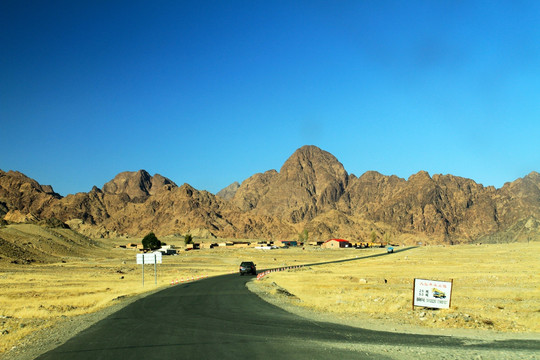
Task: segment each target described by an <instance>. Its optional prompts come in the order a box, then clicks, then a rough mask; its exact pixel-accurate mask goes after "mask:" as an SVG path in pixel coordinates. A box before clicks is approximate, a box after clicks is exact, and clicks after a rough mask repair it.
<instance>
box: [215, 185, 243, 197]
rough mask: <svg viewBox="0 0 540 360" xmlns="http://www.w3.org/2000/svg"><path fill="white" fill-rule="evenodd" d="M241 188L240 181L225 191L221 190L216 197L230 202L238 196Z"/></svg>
mask: <svg viewBox="0 0 540 360" xmlns="http://www.w3.org/2000/svg"><path fill="white" fill-rule="evenodd" d="M239 187H240V183H239V182H238V181H235V182H233V183H232V184H231V185H229V186H227V187H226V188H224V189H221V190H220V191H219V192H218V193H217V194H216V196H219V197H221V198H223V199H225V200H230V199H232V198H233V197H234V194H236V191H237V190H238V188H239Z"/></svg>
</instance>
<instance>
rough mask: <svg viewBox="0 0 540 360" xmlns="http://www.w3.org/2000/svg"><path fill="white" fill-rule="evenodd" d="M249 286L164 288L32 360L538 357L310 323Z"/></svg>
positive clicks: (227, 280)
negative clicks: (384, 352)
mask: <svg viewBox="0 0 540 360" xmlns="http://www.w3.org/2000/svg"><path fill="white" fill-rule="evenodd" d="M251 279H253V278H252V277H247V276H242V277H241V276H238V275H237V274H234V275H225V276H220V277H215V278H209V279H205V280H200V281H196V282H192V283H188V284H183V285H177V286H173V287H170V288H168V289H166V290H163V291H160V292H158V293H156V294H154V295H151V296H147V297H145V298H142V299H140V300H138V301H136V302H134V303H132V304H130V305H128V306H127V307H125V308H123V309H122V310H120V311H118V312H116V313H115V314H113V315H111V316H110V317H108V318H106V319H104V320H102V321H100V322H98V323H96V324H95V325H93V326H91V327H90V328H88V329H86V330H85V331H83V332H81V333H80V334H78V335H77V336H75V337H74V338H72V339H70V340H68V341H67V342H66V343H65V344H63V345H61V346H59V347H58V348H56V349H54V350H52V351H50V352H48V353H46V354H44V355H42V356H40V357H39V358H38V359H70V360H71V359H77V360H81V359H92V360H96V359H115V360H118V359H384V358H385V357H383V356H381V354H380V353H378V354H376V353H370V352H369V350H368V351H366V350H365V349H364V350H362V351H358V350H357V349H356V350H355V349H353V348H352V346H350V345H351V344H379V345H381V344H389V345H393V346H395V345H403V346H422V347H435V346H436V347H440V346H445V347H450V348H460V349H463V348H470V349H471V350H474V349H481V348H483V347H489V348H494V349H501V350H512V349H521V350H528V351H533V352H534V351H536V350H539V349H540V345H539V343H540V342H538V341H521V340H512V341H500V342H495V343H489V344H476V345H475V344H469V343H470V342H468V341H466V340H465V339H458V338H453V337H446V336H426V335H410V334H398V333H390V332H379V331H371V330H364V329H358V328H353V327H348V326H343V325H336V324H329V323H319V322H314V321H311V320H307V319H304V318H302V317H299V316H297V315H293V314H290V313H288V312H286V311H284V310H282V309H280V308H277V307H275V306H273V305H270V304H268V303H266V302H265V301H263V300H261V299H260V298H259V297H258V296H257V295H255V294H253V293H251V292H250V291H249V290H248V289H247V288H246V285H245V284H246V282H247V281H250V280H251ZM329 343H334V344H338V345H339V346H337V347H336V346H328V344H329ZM467 344H469V345H467Z"/></svg>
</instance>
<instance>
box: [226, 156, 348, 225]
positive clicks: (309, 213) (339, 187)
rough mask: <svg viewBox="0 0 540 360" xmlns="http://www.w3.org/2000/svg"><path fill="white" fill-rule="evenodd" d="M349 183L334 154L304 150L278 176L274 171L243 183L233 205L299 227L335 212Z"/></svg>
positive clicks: (292, 157) (291, 159) (286, 163)
mask: <svg viewBox="0 0 540 360" xmlns="http://www.w3.org/2000/svg"><path fill="white" fill-rule="evenodd" d="M347 182H348V174H347V172H346V171H345V169H344V168H343V165H342V164H341V163H340V162H339V161H338V160H337V159H336V158H335V157H334V156H333V155H332V154H330V153H328V152H326V151H323V150H321V149H319V148H317V147H315V146H303V147H301V148H300V149H298V150H297V151H296V152H295V153H294V154H293V155H292V156H291V157H290V158H289V159H288V160H287V161H286V162H285V163H284V164H283V166H282V167H281V170H280V171H279V173H278V172H276V171H274V170H272V171H270V172H266V173H264V174H256V175H254V176H253V177H251V178H249V179H247V180H246V181H244V182H243V183H242V185H240V188H239V189H238V190H237V192H236V194H235V196H234V198H233V202H234V203H235V204H236V205H237V206H239V207H240V208H241V209H243V210H253V211H254V212H255V213H256V214H261V215H267V216H277V217H280V218H281V219H282V220H285V221H290V222H292V223H299V222H301V221H304V220H310V219H312V218H314V217H315V216H316V215H317V214H318V213H320V212H321V211H323V209H325V208H328V209H330V208H333V207H334V206H335V203H336V201H337V200H338V199H339V198H340V197H341V195H342V194H343V193H344V189H345V187H346V186H347Z"/></svg>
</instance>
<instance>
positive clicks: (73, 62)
mask: <svg viewBox="0 0 540 360" xmlns="http://www.w3.org/2000/svg"><path fill="white" fill-rule="evenodd" d="M538 24H540V2H537V1H530V2H527V1H497V2H491V1H483V2H476V1H418V2H416V1H406V2H404V1H360V0H359V1H67V0H66V1H46V0H40V1H16V0H13V1H12V0H5V1H2V2H0V143H1V145H2V151H1V152H0V169H2V170H4V171H7V170H18V171H21V172H23V173H25V174H26V175H28V176H30V177H32V178H34V179H36V180H37V181H39V182H40V183H42V184H50V185H53V187H54V189H55V190H56V191H57V192H59V193H60V194H62V195H67V194H70V193H76V192H81V191H89V190H90V189H91V188H92V186H93V185H96V186H98V187H102V186H103V184H104V183H106V182H107V181H109V180H110V179H112V178H113V177H114V176H115V175H116V174H117V173H119V172H121V171H136V170H139V169H146V170H147V171H148V172H150V173H151V174H155V173H159V174H161V175H163V176H166V177H168V178H170V179H171V180H173V181H175V182H176V183H177V184H179V185H181V184H183V183H189V184H191V185H192V186H194V187H195V188H197V189H199V190H208V191H210V192H213V193H215V192H217V191H219V190H220V189H222V188H224V187H225V186H227V185H229V184H230V183H232V182H234V181H239V182H241V181H243V180H244V179H246V178H247V177H249V176H251V175H253V174H255V173H257V172H263V171H266V170H270V169H277V170H279V169H280V167H281V166H282V165H283V163H284V162H285V160H286V159H287V158H288V157H289V156H290V155H291V154H292V153H293V152H294V151H295V150H296V149H297V148H299V147H301V146H302V145H306V144H310V145H316V146H319V147H320V148H322V149H324V150H326V151H329V152H330V153H332V154H333V155H335V156H336V157H337V158H338V160H340V161H341V162H342V163H343V165H344V166H345V169H346V170H347V171H348V172H349V173H353V174H355V175H357V176H359V175H361V174H363V173H364V172H365V171H368V170H376V171H379V172H381V173H383V174H385V175H392V174H394V175H398V176H400V177H403V178H408V177H409V176H410V175H411V174H414V173H416V172H418V171H420V170H426V171H428V172H429V173H430V174H431V175H433V174H438V173H442V174H453V175H457V176H462V177H467V178H471V179H473V180H475V181H476V182H478V183H481V184H483V185H485V186H488V185H494V186H496V187H501V186H502V185H503V184H504V183H505V182H507V181H513V180H515V179H516V178H518V177H522V176H524V175H526V174H528V173H529V172H531V171H540V145H539V144H540V142H539V141H538V137H539V135H540V41H539V39H540V27H539V26H538Z"/></svg>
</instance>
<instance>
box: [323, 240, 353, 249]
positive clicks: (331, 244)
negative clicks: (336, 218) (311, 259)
mask: <svg viewBox="0 0 540 360" xmlns="http://www.w3.org/2000/svg"><path fill="white" fill-rule="evenodd" d="M321 247H322V248H323V249H339V248H346V247H351V243H350V242H349V240H344V239H330V240H326V241H325V242H324V243H323V244H322V245H321Z"/></svg>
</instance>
